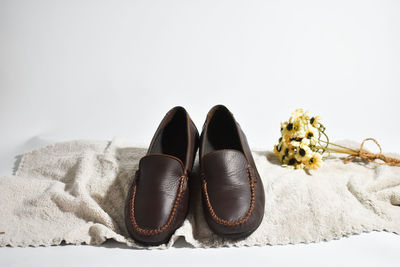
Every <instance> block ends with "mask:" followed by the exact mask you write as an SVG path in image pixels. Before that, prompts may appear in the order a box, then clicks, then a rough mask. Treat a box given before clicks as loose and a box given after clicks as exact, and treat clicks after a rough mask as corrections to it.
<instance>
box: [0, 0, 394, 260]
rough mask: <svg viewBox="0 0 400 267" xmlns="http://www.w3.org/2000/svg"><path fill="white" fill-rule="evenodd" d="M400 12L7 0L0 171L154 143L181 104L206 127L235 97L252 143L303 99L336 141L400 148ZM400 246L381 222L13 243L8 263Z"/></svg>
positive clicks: (0, 62) (333, 256)
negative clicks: (86, 151)
mask: <svg viewBox="0 0 400 267" xmlns="http://www.w3.org/2000/svg"><path fill="white" fill-rule="evenodd" d="M399 14H400V2H399V1H395V0H393V1H386V0H376V1H366V0H359V1H357V0H336V1H321V0H315V1H310V0H308V1H296V0H287V1H268V0H264V1H261V0H260V1H255V0H247V1H238V0H230V1H220V0H209V1H208V0H202V1H193V0H175V1H167V0H160V1H151V0H147V1H133V0H131V1H128V0H127V1H117V0H114V1H104V0H103V1H100V0H93V1H87V0H85V1H78V0H71V1H60V0H57V1H55V0H47V1H44V0H37V1H29V0H9V1H6V0H0V175H8V174H11V173H12V168H13V166H14V161H15V156H17V155H19V154H21V153H23V152H25V151H27V150H30V149H34V148H37V147H40V146H43V145H45V144H48V143H51V142H55V141H65V140H71V139H111V138H113V137H115V136H119V137H124V138H126V139H128V140H129V141H131V142H133V143H135V144H137V145H147V144H148V143H149V142H150V139H151V137H152V135H153V133H154V131H155V129H156V127H157V125H158V123H159V122H160V120H161V118H162V117H163V116H164V114H165V113H166V112H167V111H168V110H169V109H170V108H172V107H173V106H175V105H182V106H184V107H185V108H186V109H187V110H188V112H189V114H190V115H191V117H192V118H193V120H194V121H195V123H196V124H197V126H198V128H199V130H200V129H201V127H202V124H203V122H204V119H205V116H206V113H207V112H208V110H209V109H210V108H211V107H212V106H213V105H215V104H220V103H222V104H225V105H226V106H227V107H228V108H229V109H230V110H231V111H232V112H233V113H234V115H235V117H236V119H237V120H238V121H239V123H240V124H241V125H242V128H243V129H244V131H245V133H246V135H247V137H248V139H249V143H250V145H251V146H252V147H253V148H264V149H265V148H267V149H271V147H272V146H273V144H274V143H275V142H276V140H277V138H278V137H279V127H280V126H279V123H280V122H281V121H283V120H286V119H288V117H289V116H290V113H291V112H292V111H293V110H294V109H296V108H300V107H301V108H304V109H307V110H309V111H311V112H312V114H319V115H321V116H322V117H323V122H324V123H325V125H326V126H327V133H328V135H329V136H330V138H331V139H332V140H340V139H352V140H355V141H361V140H362V139H363V138H366V137H375V138H377V139H378V140H379V142H380V143H381V145H382V147H383V149H384V151H388V152H394V151H397V152H399V151H400V143H399V139H398V138H399V132H400V126H399V123H400V120H399V118H398V115H399V111H400V107H399V100H400V91H399V90H400V15H399ZM371 147H372V146H371ZM399 247H400V238H399V236H398V235H394V234H388V233H372V234H363V235H361V236H356V237H350V238H346V239H342V240H339V241H332V242H328V243H320V244H312V245H295V246H275V247H270V246H267V247H262V248H243V249H209V250H202V249H199V250H197V249H196V250H193V249H187V248H178V249H171V250H168V251H150V252H149V251H136V250H127V249H123V248H120V247H119V246H116V244H110V245H108V247H100V248H98V247H91V246H83V247H82V246H77V247H75V246H63V247H52V248H40V249H32V248H30V249H11V248H2V249H0V263H1V262H4V263H7V264H6V265H4V264H1V265H2V266H12V265H13V264H14V265H20V264H21V263H22V262H25V264H26V265H29V266H33V265H35V264H39V263H40V264H41V265H46V264H49V265H51V264H53V265H54V263H60V262H62V263H63V264H65V265H68V264H72V263H76V262H79V261H80V262H81V264H82V265H85V264H87V263H88V262H96V265H97V266H100V265H101V264H104V265H108V266H109V265H110V264H112V263H113V262H118V263H120V264H121V265H122V264H124V265H126V264H130V265H133V264H135V265H136V264H139V263H140V264H141V265H146V264H148V265H154V264H156V263H155V262H158V263H157V264H163V265H164V264H166V265H175V264H177V263H185V264H191V265H202V266H204V265H207V264H208V265H209V264H210V263H212V262H214V263H215V264H222V262H229V263H231V264H236V265H248V264H249V263H252V262H258V263H265V264H277V263H281V264H286V265H294V264H296V265H302V264H306V263H307V264H308V265H313V264H314V265H315V266H318V265H320V264H322V263H323V264H324V266H337V265H339V264H343V263H354V264H357V265H361V264H363V265H364V266H376V265H378V264H380V265H381V264H385V266H398V264H399V262H400V261H399V257H398V256H397V254H398V248H399ZM396 253H397V254H396ZM141 265H138V266H141Z"/></svg>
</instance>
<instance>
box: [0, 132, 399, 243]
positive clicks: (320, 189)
mask: <svg viewBox="0 0 400 267" xmlns="http://www.w3.org/2000/svg"><path fill="white" fill-rule="evenodd" d="M145 152H146V150H145V149H141V148H134V147H129V146H127V145H126V144H124V143H123V142H122V141H121V140H119V139H116V140H113V141H111V142H106V141H98V142H96V141H72V142H65V143H57V144H54V145H51V146H48V147H45V148H42V149H39V150H36V151H33V152H29V153H26V154H24V155H23V157H22V160H21V163H20V165H19V167H18V169H17V171H16V174H15V175H12V176H6V177H2V178H0V211H1V215H0V218H1V220H0V232H3V233H1V234H0V246H6V245H10V246H39V245H44V246H49V245H57V244H60V243H61V242H62V241H65V243H67V244H80V243H86V244H101V243H103V242H105V241H106V240H107V239H114V240H116V241H118V242H121V243H126V244H127V245H128V246H132V247H140V246H139V245H137V244H135V243H134V242H133V241H132V240H131V239H129V238H128V237H127V231H126V229H125V224H124V212H123V211H124V201H125V196H126V193H127V191H128V186H129V184H130V182H131V179H132V178H133V177H132V175H133V173H134V170H135V169H136V168H137V165H138V161H139V159H140V158H141V157H142V156H143V155H144V153H145ZM254 157H255V160H256V164H257V167H258V170H259V172H260V174H261V176H262V179H263V182H264V187H265V196H266V206H265V216H264V220H263V222H262V224H261V225H260V227H259V228H258V229H257V231H255V232H254V233H253V234H252V235H251V236H249V237H248V238H246V239H243V240H239V241H236V242H233V241H230V240H225V239H222V238H220V237H218V236H216V235H214V234H213V233H212V232H210V230H209V228H208V227H207V224H206V223H205V221H204V218H203V214H202V208H201V201H200V191H199V190H198V189H199V180H198V178H196V177H194V178H193V179H192V180H191V186H192V188H193V190H192V194H191V209H190V212H189V215H188V217H187V219H186V220H185V222H184V224H183V225H182V227H180V228H179V229H178V230H177V231H176V233H175V234H174V235H173V237H172V238H171V240H170V242H169V244H167V245H162V246H160V247H159V248H167V247H169V246H172V245H173V244H174V242H175V241H176V240H177V239H178V238H179V237H180V236H183V237H184V238H185V239H186V241H187V242H188V243H190V244H191V245H193V246H194V247H212V246H252V245H267V244H272V245H275V244H289V243H291V244H295V243H302V242H304V243H308V242H319V241H323V240H331V239H337V238H340V237H343V236H348V235H351V234H358V233H361V232H369V231H373V230H376V231H383V230H385V231H389V232H394V233H397V234H399V233H400V168H399V167H389V166H380V165H375V164H372V163H364V162H362V161H358V162H354V163H350V164H347V165H345V164H343V161H342V160H341V159H339V158H332V159H329V160H327V161H326V162H325V164H324V166H323V167H322V168H320V169H319V170H317V171H312V172H310V173H307V172H305V171H303V170H291V169H286V168H282V167H281V166H280V165H279V163H278V162H277V160H276V159H275V158H274V156H273V155H272V153H271V152H254Z"/></svg>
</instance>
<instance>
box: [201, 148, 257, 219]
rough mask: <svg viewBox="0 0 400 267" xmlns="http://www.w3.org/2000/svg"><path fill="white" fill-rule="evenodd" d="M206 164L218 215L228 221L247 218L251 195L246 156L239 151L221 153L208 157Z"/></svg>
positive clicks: (204, 169) (211, 199) (207, 178)
mask: <svg viewBox="0 0 400 267" xmlns="http://www.w3.org/2000/svg"><path fill="white" fill-rule="evenodd" d="M203 164H204V168H203V173H204V176H205V177H206V181H207V192H208V195H209V199H210V202H211V203H212V206H213V209H214V212H215V214H216V215H217V216H218V217H219V218H221V219H223V220H227V221H234V220H237V219H240V218H243V217H245V216H246V213H247V212H248V210H249V207H250V200H251V199H250V197H249V196H250V194H251V192H250V186H249V179H248V171H247V168H248V163H247V161H246V158H245V157H244V155H243V154H242V153H241V152H239V151H236V150H218V151H215V152H211V153H208V154H207V155H206V156H204V158H203ZM231 207H235V209H232V208H231Z"/></svg>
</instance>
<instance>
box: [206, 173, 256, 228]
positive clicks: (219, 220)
mask: <svg viewBox="0 0 400 267" xmlns="http://www.w3.org/2000/svg"><path fill="white" fill-rule="evenodd" d="M249 169H250V168H247V170H246V172H247V177H248V178H249V182H250V191H251V200H250V207H249V209H248V210H247V213H246V215H245V216H244V217H243V218H242V219H238V220H233V221H230V220H224V219H222V218H220V217H218V216H217V214H216V213H215V211H214V209H213V207H212V205H211V202H210V197H209V195H208V192H207V182H206V179H205V175H204V173H202V176H203V179H202V180H203V192H204V196H205V200H206V204H207V208H208V211H209V212H210V214H211V217H212V218H213V219H214V220H215V221H216V222H217V223H219V224H222V225H227V226H236V225H239V224H243V223H245V222H246V221H248V220H249V218H250V216H251V214H252V213H253V210H254V206H255V199H256V192H255V188H254V179H253V178H252V176H251V173H250V170H249Z"/></svg>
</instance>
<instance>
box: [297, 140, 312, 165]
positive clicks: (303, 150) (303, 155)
mask: <svg viewBox="0 0 400 267" xmlns="http://www.w3.org/2000/svg"><path fill="white" fill-rule="evenodd" d="M312 153H313V152H312V150H311V149H310V147H309V146H308V145H306V144H301V145H300V146H299V148H298V149H297V152H296V155H295V157H296V160H297V161H299V162H303V163H304V162H305V161H307V159H308V158H309V157H310V155H311V154H312Z"/></svg>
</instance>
